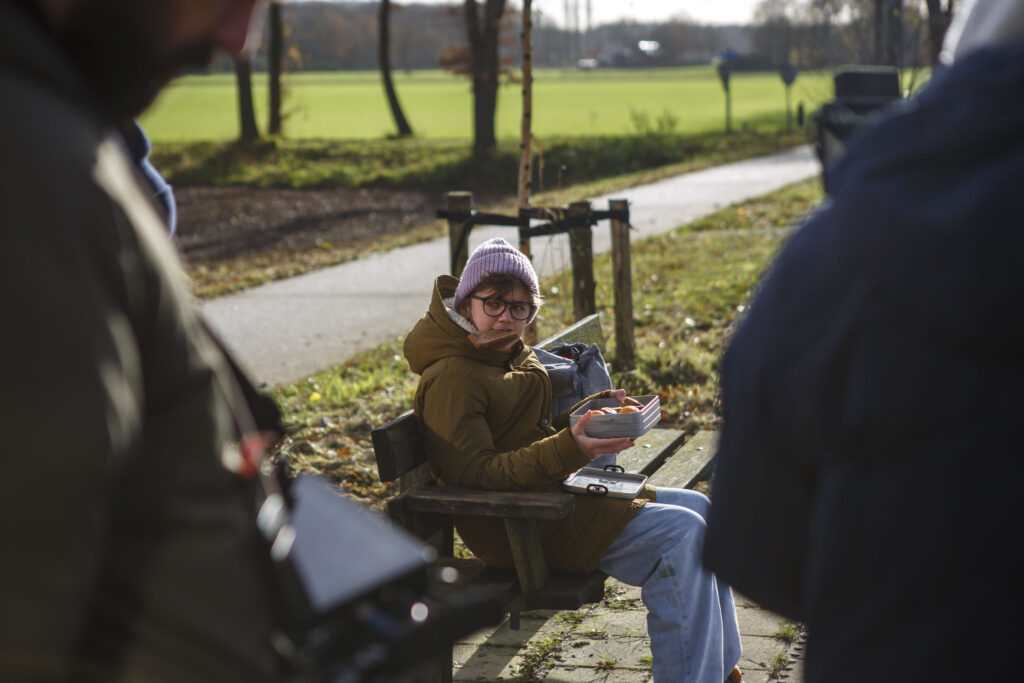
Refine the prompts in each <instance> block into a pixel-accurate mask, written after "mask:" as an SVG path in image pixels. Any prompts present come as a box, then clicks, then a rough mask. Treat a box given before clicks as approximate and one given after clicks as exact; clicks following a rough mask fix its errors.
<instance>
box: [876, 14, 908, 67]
mask: <svg viewBox="0 0 1024 683" xmlns="http://www.w3.org/2000/svg"><path fill="white" fill-rule="evenodd" d="M874 2H875V6H874V15H875V16H874V43H875V44H874V59H875V63H876V64H886V65H889V66H897V67H898V66H900V65H901V64H900V62H901V61H902V60H901V59H900V57H901V54H902V47H903V45H902V43H903V0H874Z"/></svg>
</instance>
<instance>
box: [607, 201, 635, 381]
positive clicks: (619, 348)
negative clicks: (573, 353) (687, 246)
mask: <svg viewBox="0 0 1024 683" xmlns="http://www.w3.org/2000/svg"><path fill="white" fill-rule="evenodd" d="M608 208H609V209H610V210H611V211H625V212H626V218H625V219H621V218H612V283H613V286H614V288H615V369H616V371H618V372H626V371H629V370H632V369H633V368H635V367H636V340H635V339H634V338H633V268H632V265H631V257H630V250H629V202H628V201H626V200H625V199H612V200H610V201H609V202H608Z"/></svg>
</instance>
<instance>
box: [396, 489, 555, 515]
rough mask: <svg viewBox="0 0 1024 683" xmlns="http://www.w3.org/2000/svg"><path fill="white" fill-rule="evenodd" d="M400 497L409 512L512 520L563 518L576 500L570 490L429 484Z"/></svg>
mask: <svg viewBox="0 0 1024 683" xmlns="http://www.w3.org/2000/svg"><path fill="white" fill-rule="evenodd" d="M399 497H400V498H401V499H402V504H403V505H404V506H405V508H406V509H407V510H409V511H410V512H426V513H432V514H441V515H456V516H470V517H509V518H513V519H565V518H566V517H568V516H569V513H570V512H572V509H573V504H574V501H575V497H574V496H573V495H572V494H571V493H535V492H529V491H522V492H520V491H516V492H506V491H483V490H475V489H459V488H454V487H449V486H433V485H430V484H427V485H422V486H417V487H415V488H412V489H410V490H408V491H406V492H405V493H402V494H400V495H399Z"/></svg>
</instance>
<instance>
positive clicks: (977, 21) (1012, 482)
mask: <svg viewBox="0 0 1024 683" xmlns="http://www.w3.org/2000/svg"><path fill="white" fill-rule="evenodd" d="M1022 38H1024V2H1021V1H1018V0H1013V1H1011V0H984V1H980V2H976V3H970V2H967V3H964V5H963V6H961V7H960V13H959V14H958V15H957V16H956V17H955V18H954V22H953V25H952V26H951V28H950V31H949V35H948V37H947V40H946V43H945V48H944V58H945V59H946V60H947V61H948V62H949V66H948V67H947V68H943V69H941V70H937V72H936V74H935V75H934V77H933V80H932V82H931V83H930V84H929V85H928V86H927V87H926V88H925V89H924V90H923V91H922V92H921V93H920V94H919V95H917V96H916V97H914V98H913V99H912V100H910V101H908V102H907V103H905V104H904V105H901V106H900V107H899V108H897V109H896V110H894V111H892V112H891V113H889V114H888V115H886V116H885V117H883V118H882V119H881V120H879V121H878V122H877V123H876V124H874V125H872V126H870V127H868V128H866V129H865V130H863V131H861V132H860V133H859V134H858V137H857V139H855V140H852V141H851V144H850V146H849V148H848V150H847V152H846V154H845V156H844V157H843V158H841V159H840V161H839V162H838V164H837V165H836V166H834V167H833V168H831V169H827V172H828V173H830V178H829V180H830V186H831V188H832V191H831V195H832V197H831V201H830V202H829V203H828V204H827V205H826V206H825V207H824V208H823V209H822V210H821V211H820V212H819V213H818V214H817V215H816V216H814V217H813V218H812V219H811V220H809V221H808V222H807V223H806V224H805V225H803V226H802V227H801V228H800V230H799V231H798V232H797V233H796V234H795V235H794V236H793V237H792V238H791V239H790V240H789V242H788V243H787V244H786V246H785V247H784V248H783V250H782V251H781V253H780V254H779V256H778V259H777V261H776V262H775V264H774V265H773V266H772V268H771V269H770V271H769V273H768V275H767V277H766V279H765V281H764V282H763V284H762V286H761V289H760V291H759V292H758V293H757V295H756V297H755V299H754V301H753V304H752V306H751V307H750V310H749V313H748V315H747V317H746V319H745V320H743V322H742V324H741V325H740V327H739V329H738V331H737V333H736V335H735V337H734V339H733V340H732V342H731V344H730V345H729V348H728V350H727V352H726V356H725V361H724V364H723V371H722V388H723V399H724V411H725V416H724V422H723V428H722V435H721V442H720V447H719V451H718V454H717V458H716V460H717V470H716V474H715V480H714V485H713V489H712V499H713V500H714V505H713V506H712V507H711V512H710V516H709V519H708V535H707V540H706V544H705V553H704V559H705V562H706V564H707V565H708V566H709V567H710V568H711V569H712V570H714V571H715V572H716V573H717V574H718V575H719V576H721V577H722V578H723V579H724V580H726V581H727V582H729V583H730V584H731V585H733V586H735V588H736V589H737V590H738V591H739V592H741V593H743V594H744V595H745V596H747V597H749V598H751V599H753V600H756V601H757V602H759V603H761V604H763V605H764V606H766V607H768V608H770V609H773V610H775V611H777V612H779V613H781V614H783V615H785V616H787V617H790V618H793V619H796V620H799V621H801V622H803V623H804V624H806V626H807V629H808V639H809V640H808V647H807V663H806V680H807V681H808V683H814V682H817V681H829V682H830V683H836V682H842V681H850V682H853V681H857V682H858V683H860V682H863V681H871V682H872V683H880V682H881V683H885V682H887V681H928V682H929V683H935V682H937V681H950V682H954V681H955V682H957V683H963V682H966V681H998V680H1012V679H1013V678H1015V676H1013V674H1012V673H1010V671H1008V668H1007V667H1008V666H1010V663H1011V661H1012V659H1011V658H1012V656H1013V653H1014V652H1015V651H1016V648H1017V647H1018V646H1019V643H1020V640H1021V637H1022V635H1024V633H1022V628H1021V625H1020V624H1021V620H1020V614H1021V608H1022V601H1021V595H1022V593H1021V590H1020V585H1021V579H1022V578H1024V572H1022V571H1021V569H1020V563H1019V561H1017V560H1015V559H1013V558H1012V557H1011V556H1010V548H1012V547H1014V546H1016V545H1017V544H1018V542H1019V539H1020V537H1021V534H1022V531H1024V529H1022V526H1021V520H1022V517H1021V515H1020V510H1019V496H1020V492H1019V489H1020V485H1021V481H1022V479H1024V461H1022V459H1021V452H1022V450H1024V446H1022V442H1021V435H1020V425H1021V424H1024V399H1022V395H1024V317H1022V316H1021V315H1020V306H1021V301H1022V300H1024V280H1022V278H1021V266H1022V263H1024V230H1022V225H1024V222H1022V218H1021V202H1020V193H1021V188H1024V39H1022ZM750 558H757V562H750Z"/></svg>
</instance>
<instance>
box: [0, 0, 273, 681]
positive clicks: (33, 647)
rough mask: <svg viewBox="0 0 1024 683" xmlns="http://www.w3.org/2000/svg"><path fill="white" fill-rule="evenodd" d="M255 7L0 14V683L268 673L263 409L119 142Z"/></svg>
mask: <svg viewBox="0 0 1024 683" xmlns="http://www.w3.org/2000/svg"><path fill="white" fill-rule="evenodd" d="M254 4H255V0H0V102H3V107H2V108H0V150H3V154H2V155H0V230H2V234H3V245H4V247H3V249H2V250H0V301H2V307H3V310H4V321H5V326H4V333H3V335H2V342H0V377H2V382H3V389H4V398H3V406H2V409H0V431H2V432H3V434H4V446H3V465H4V471H3V476H2V477H0V539H2V543H3V555H4V559H3V562H0V679H2V680H33V681H35V680H71V679H74V680H103V681H110V680H129V679H130V680H133V681H150V680H160V681H246V682H252V681H266V680H275V679H277V678H278V677H279V676H278V667H277V660H276V658H275V657H274V655H273V650H272V649H271V648H270V646H269V639H270V635H271V632H272V630H273V616H272V609H271V602H272V601H271V598H270V592H271V591H270V590H269V588H268V586H269V580H268V576H267V568H266V562H267V560H266V558H265V552H264V551H263V549H262V547H261V546H260V544H259V540H258V538H257V535H256V531H255V526H254V524H253V520H252V517H253V506H254V502H253V499H252V497H251V492H250V491H249V490H248V489H247V488H246V487H245V485H244V483H243V481H242V479H241V477H239V476H238V475H237V474H236V473H235V472H233V471H231V470H230V469H229V468H228V467H226V466H225V464H224V462H231V461H232V459H231V458H230V455H231V449H230V444H232V443H234V442H235V441H236V440H237V438H238V436H239V434H240V432H241V431H242V430H244V429H245V427H246V426H248V425H251V424H252V423H253V414H252V411H251V410H250V409H251V408H255V407H256V404H255V403H252V402H251V400H247V398H248V399H251V396H247V394H246V392H245V388H244V387H240V386H239V381H240V380H241V381H243V382H244V377H242V376H241V375H240V374H238V373H237V372H236V371H234V370H233V367H232V363H231V361H230V359H229V358H228V357H227V356H226V355H225V354H224V353H223V352H222V351H221V350H220V348H219V346H218V345H217V344H216V342H215V341H214V340H213V339H212V338H211V337H210V335H209V334H208V333H207V332H206V331H205V329H204V328H203V326H202V324H201V322H200V320H199V318H198V316H197V313H196V310H195V308H194V306H193V303H192V299H191V297H190V296H189V294H188V293H187V291H186V288H185V284H184V282H183V280H182V278H181V275H180V273H181V266H180V263H179V261H178V259H177V257H176V255H175V253H174V251H173V248H172V247H171V245H170V243H169V241H168V239H167V230H168V229H167V225H166V223H165V221H164V220H163V218H162V217H161V212H160V210H159V208H158V207H157V206H156V205H155V203H154V196H153V191H152V188H151V187H150V186H148V185H147V184H146V183H147V181H146V180H145V179H144V177H143V176H142V175H141V174H139V172H138V170H137V169H136V168H135V165H134V162H133V161H132V160H131V159H130V158H129V156H128V155H127V153H126V148H125V146H124V141H123V140H122V138H121V136H120V135H119V134H118V132H117V128H118V124H119V122H123V121H126V120H129V119H131V118H132V117H135V116H137V115H138V114H139V113H140V112H141V111H142V110H143V109H144V108H145V107H146V106H147V105H148V104H149V103H150V102H151V101H152V99H153V98H154V96H155V95H156V94H157V92H158V91H159V90H160V88H162V87H163V86H164V85H165V84H166V83H167V82H168V81H169V80H170V79H171V78H172V77H174V76H175V75H177V74H179V73H181V72H182V71H183V70H186V69H190V68H193V67H196V66H199V65H202V64H205V63H206V62H207V60H208V59H209V57H210V56H211V54H212V53H213V52H214V50H216V49H222V50H225V51H226V52H229V53H237V52H238V51H239V50H241V49H242V47H243V45H244V44H245V42H246V38H247V35H248V32H249V24H250V20H251V17H252V15H253V13H254V11H255V9H254ZM226 456H227V457H226ZM222 458H224V461H222Z"/></svg>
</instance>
